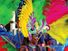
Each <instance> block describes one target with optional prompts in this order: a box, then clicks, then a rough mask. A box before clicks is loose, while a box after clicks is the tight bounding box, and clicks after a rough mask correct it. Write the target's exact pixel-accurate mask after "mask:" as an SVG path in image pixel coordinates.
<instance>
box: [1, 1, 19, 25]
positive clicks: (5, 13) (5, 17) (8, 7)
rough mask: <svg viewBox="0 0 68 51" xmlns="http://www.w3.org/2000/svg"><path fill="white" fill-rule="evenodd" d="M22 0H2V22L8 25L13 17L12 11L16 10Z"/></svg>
mask: <svg viewBox="0 0 68 51" xmlns="http://www.w3.org/2000/svg"><path fill="white" fill-rule="evenodd" d="M19 3H20V0H0V24H3V25H6V24H8V23H9V21H10V20H11V18H12V11H16V9H17V8H18V5H19Z"/></svg>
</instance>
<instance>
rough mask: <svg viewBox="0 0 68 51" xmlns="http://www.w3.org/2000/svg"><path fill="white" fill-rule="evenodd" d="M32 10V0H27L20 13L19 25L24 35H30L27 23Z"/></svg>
mask: <svg viewBox="0 0 68 51" xmlns="http://www.w3.org/2000/svg"><path fill="white" fill-rule="evenodd" d="M32 12H33V8H32V0H25V5H24V6H22V9H21V13H20V15H19V26H20V28H21V31H22V33H23V35H24V37H28V29H27V23H28V21H29V17H30V15H31V13H32Z"/></svg>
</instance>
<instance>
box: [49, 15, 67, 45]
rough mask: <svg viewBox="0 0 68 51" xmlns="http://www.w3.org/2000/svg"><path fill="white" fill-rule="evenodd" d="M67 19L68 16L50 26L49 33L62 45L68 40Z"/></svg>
mask: <svg viewBox="0 0 68 51" xmlns="http://www.w3.org/2000/svg"><path fill="white" fill-rule="evenodd" d="M67 19H68V15H64V16H63V17H62V18H60V19H58V20H57V21H56V22H54V23H52V24H51V25H50V30H49V31H48V33H49V35H50V36H52V37H53V38H54V39H56V40H57V41H58V42H60V43H61V44H64V43H65V42H66V39H67V38H68V23H66V20H67Z"/></svg>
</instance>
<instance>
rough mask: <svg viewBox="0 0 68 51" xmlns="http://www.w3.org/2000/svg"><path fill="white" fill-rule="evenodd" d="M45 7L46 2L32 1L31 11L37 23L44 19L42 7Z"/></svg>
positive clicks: (42, 0)
mask: <svg viewBox="0 0 68 51" xmlns="http://www.w3.org/2000/svg"><path fill="white" fill-rule="evenodd" d="M45 5H46V0H34V1H33V9H34V17H35V18H36V20H37V22H39V23H40V21H41V20H43V19H44V18H45V16H44V15H43V13H42V12H43V9H44V8H43V7H44V6H45Z"/></svg>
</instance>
